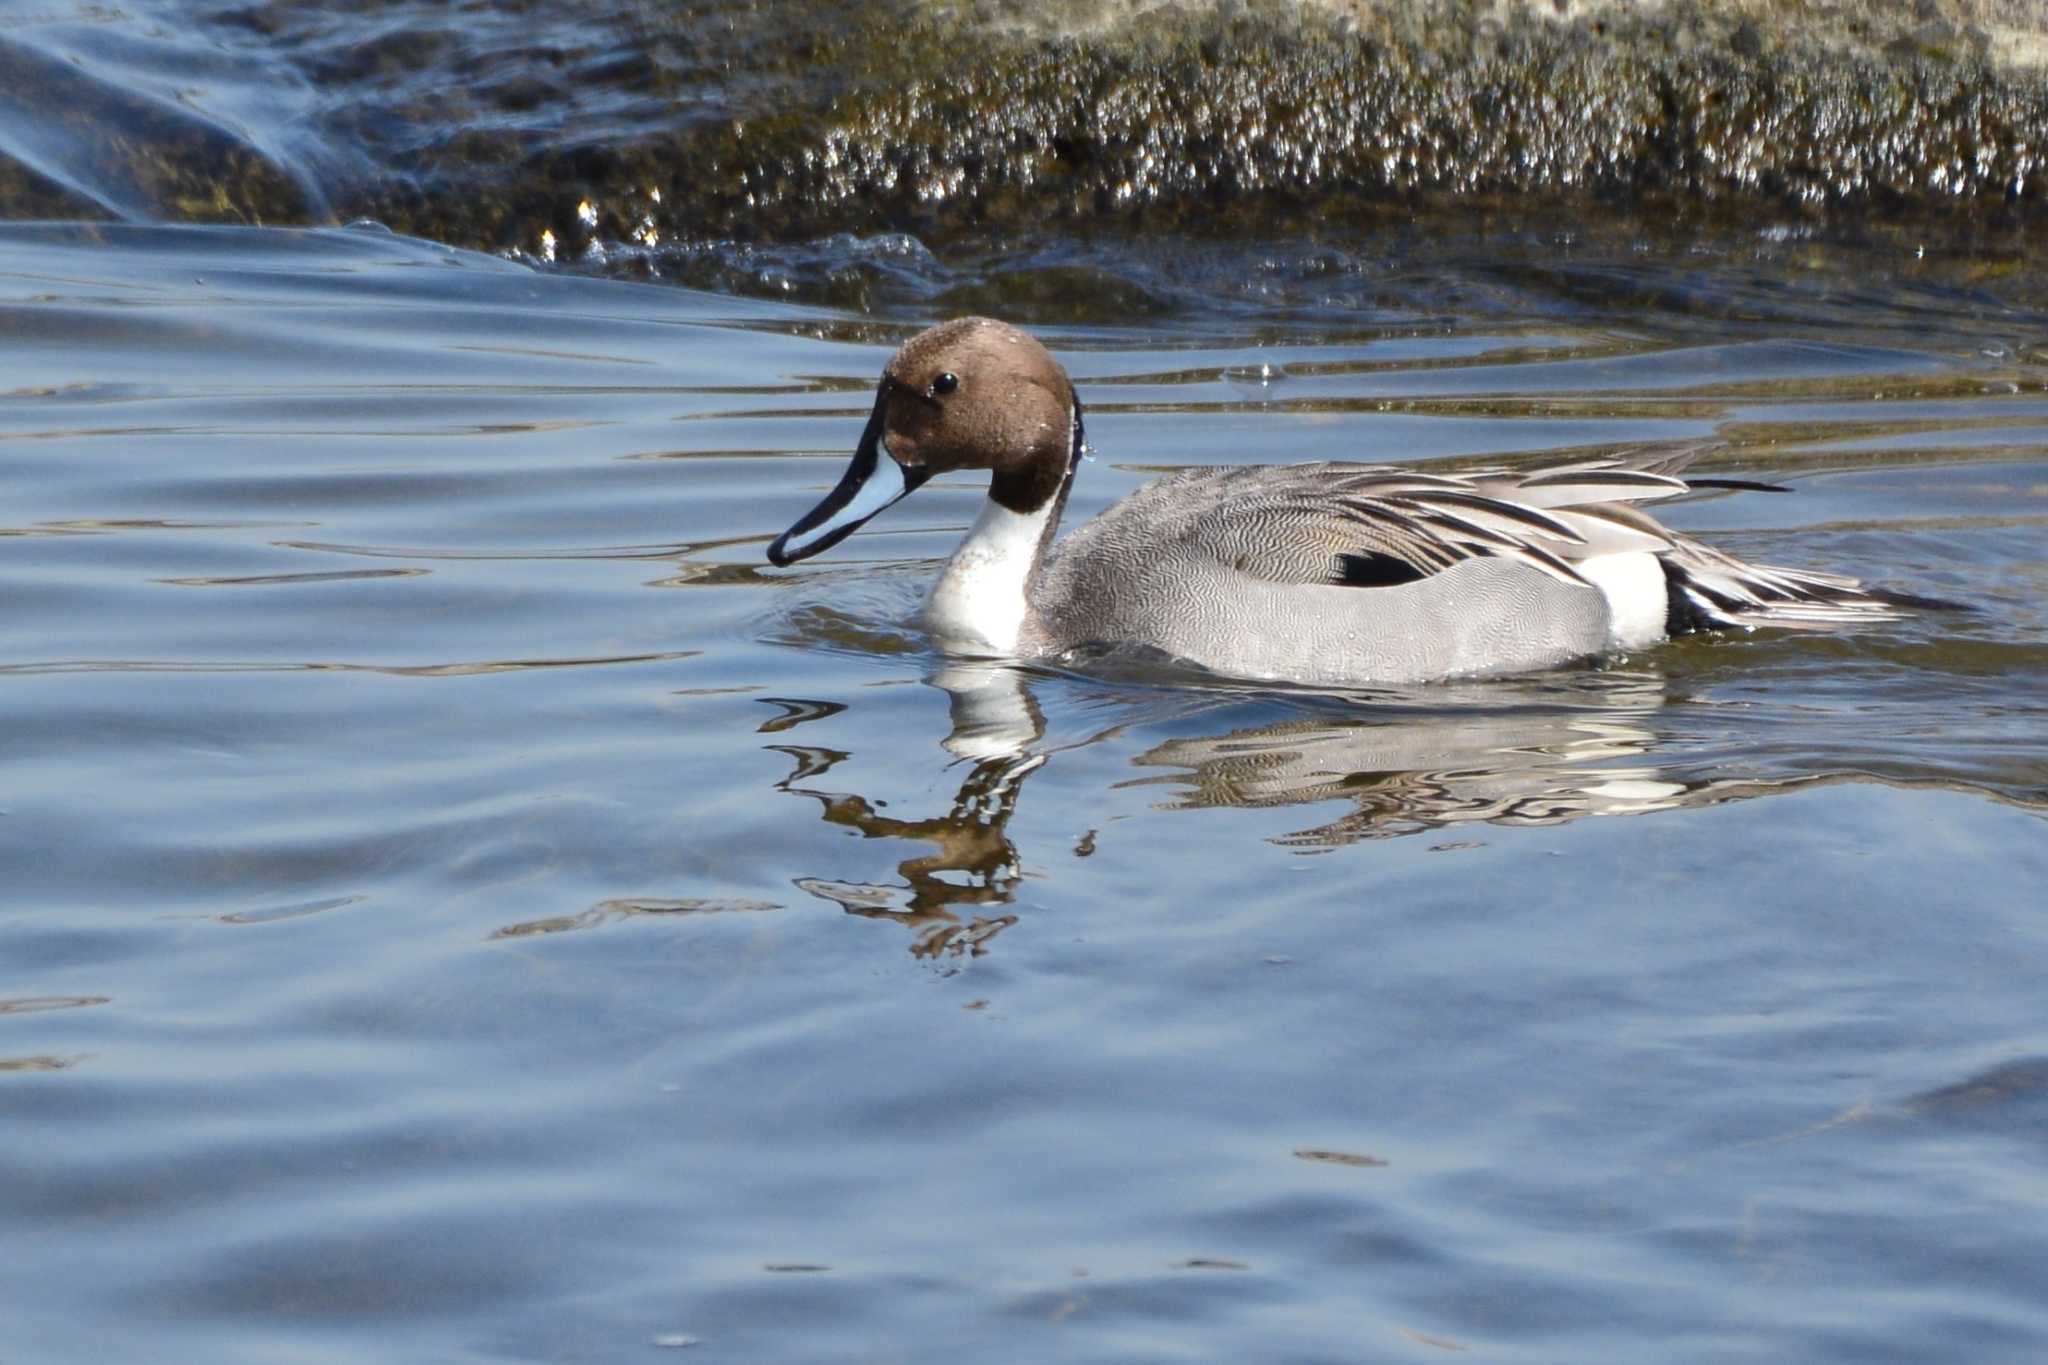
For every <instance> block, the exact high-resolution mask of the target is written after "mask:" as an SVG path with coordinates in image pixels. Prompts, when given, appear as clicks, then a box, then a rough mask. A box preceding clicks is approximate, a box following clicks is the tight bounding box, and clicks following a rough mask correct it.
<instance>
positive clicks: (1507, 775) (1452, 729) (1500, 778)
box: [1123, 673, 1699, 846]
mask: <svg viewBox="0 0 2048 1365" xmlns="http://www.w3.org/2000/svg"><path fill="white" fill-rule="evenodd" d="M1600 681H1601V684H1602V685H1601V686H1600V688H1599V689H1598V690H1597V691H1586V690H1576V689H1575V690H1574V691H1573V693H1572V694H1571V695H1569V696H1568V697H1560V695H1559V694H1558V691H1557V689H1556V688H1555V686H1554V685H1546V686H1536V685H1531V686H1529V687H1516V686H1515V685H1513V684H1482V685H1477V686H1476V687H1473V688H1467V689H1451V688H1446V689H1444V690H1443V692H1442V694H1441V695H1440V696H1438V697H1433V698H1429V699H1428V700H1427V701H1425V702H1424V703H1422V704H1421V705H1417V704H1415V701H1414V699H1413V698H1412V697H1411V698H1410V699H1408V701H1407V702H1406V703H1405V704H1395V705H1393V706H1391V707H1380V708H1374V709H1366V710H1360V711H1357V712H1355V713H1351V714H1343V715H1328V716H1321V717H1303V718H1297V719H1293V720H1288V721H1283V722H1280V723H1278V724H1272V725H1261V726H1251V727H1246V728H1240V729H1235V730H1231V731H1228V732H1226V733H1222V734H1216V735H1197V736H1192V737H1183V738H1176V739H1171V740H1168V741H1167V742H1165V743H1163V744H1159V745H1156V746H1154V747H1153V748H1151V749H1149V750H1147V751H1146V752H1145V753H1143V754H1140V755H1139V756H1138V757H1137V758H1136V759H1135V760H1134V762H1136V763H1137V764H1138V765H1139V766H1141V767H1146V768H1158V769H1163V770H1165V771H1161V772H1158V773H1154V774H1150V775H1147V776H1144V777H1139V778H1134V779H1132V780H1131V781H1130V782H1127V783H1125V784H1123V785H1124V786H1126V787H1142V786H1154V785H1156V786H1160V787H1162V788H1168V789H1171V791H1172V793H1173V794H1172V796H1171V798H1170V799H1168V800H1166V801H1164V802H1162V803H1160V805H1159V807H1158V808H1159V809H1165V810H1188V809H1196V808H1204V807H1224V806H1239V807H1275V806H1289V805H1302V804H1308V803H1313V802H1329V801H1338V800H1341V801H1344V802H1346V803H1348V805H1349V809H1348V810H1346V811H1345V812H1344V813H1343V814H1342V815H1340V816H1339V817H1338V818H1336V819H1334V820H1330V821H1326V822H1324V823H1322V824H1319V825H1315V826H1312V827H1310V828H1306V829H1303V830H1300V831H1298V832H1296V833H1293V834H1291V835H1288V836H1285V837H1284V838H1282V839H1281V840H1280V842H1282V843H1285V844H1290V845H1298V846H1334V845H1338V844H1345V843H1350V842H1353V841H1355V840H1358V839H1367V838H1377V837H1383V836H1387V835H1395V834H1415V833H1422V832H1425V831H1429V830H1438V829H1444V828H1448V827H1453V826H1457V825H1462V824H1469V823H1483V824H1501V825H1551V824H1561V823H1563V822H1565V821H1568V820H1576V819H1579V818H1581V817H1584V816H1588V815H1640V814H1644V813H1646V812H1649V811H1656V810H1666V809H1670V808H1672V807H1675V806H1679V805H1685V804H1690V803H1692V802H1693V801H1694V800H1695V799H1696V793H1697V792H1698V790H1699V789H1698V788H1697V787H1696V786H1693V785H1689V784H1687V783H1684V782H1677V781H1671V780H1668V779H1667V778H1665V777H1663V776H1661V775H1660V774H1659V773H1658V771H1657V770H1656V769H1655V768H1654V767H1651V766H1649V765H1647V764H1645V763H1644V762H1643V759H1644V757H1645V756H1646V755H1648V754H1649V753H1650V752H1651V750H1652V749H1653V748H1654V747H1655V745H1656V743H1657V736H1656V734H1655V733H1654V732H1653V731H1652V730H1651V729H1650V728H1649V724H1648V721H1649V718H1650V717H1651V716H1652V715H1653V714H1654V713H1655V712H1656V711H1657V710H1658V709H1659V708H1660V707H1661V706H1662V705H1663V704H1664V689H1663V681H1662V679H1661V678H1660V677H1658V676H1656V675H1654V674H1644V673H1635V674H1628V675H1616V674H1603V675H1600Z"/></svg>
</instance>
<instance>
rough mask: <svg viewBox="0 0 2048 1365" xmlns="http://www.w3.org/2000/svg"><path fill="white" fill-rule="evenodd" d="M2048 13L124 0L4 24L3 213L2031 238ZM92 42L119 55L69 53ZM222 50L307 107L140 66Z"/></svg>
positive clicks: (422, 222) (427, 226) (976, 235)
mask: <svg viewBox="0 0 2048 1365" xmlns="http://www.w3.org/2000/svg"><path fill="white" fill-rule="evenodd" d="M2036 8H2037V7H2036V6H2034V5H2032V4H2031V3H2029V2H2028V0H1664V2H1663V3H1658V2H1657V0H1527V2H1526V3H1525V2H1524V0H1476V2H1475V0H1296V2H1292V3H1283V2H1282V0H1250V2H1249V3H1246V2H1245V0H1177V2H1174V3H1163V4H1160V3H1144V2H1143V0H1063V2H1060V0H1056V3H1053V4H1050V5H1041V4H1027V3H1025V2H1024V0H969V2H968V3H940V2H939V0H895V3H883V4H857V3H852V2H851V0H811V2H810V3H797V2H796V0H781V2H780V3H773V2H770V3H762V4H758V5H754V6H751V7H737V6H731V5H728V4H720V3H714V0H668V2H667V3H657V0H609V3H605V4H601V5H592V6H576V7H571V8H568V9H564V8H563V7H560V6H550V5H543V4H541V3H540V2H539V0H498V3H496V4H494V5H492V6H490V7H489V8H488V9H486V10H480V11H478V10H471V11H465V12H464V13H463V15H462V16H461V17H460V18H459V19H458V18H455V17H451V15H450V13H449V12H448V11H447V10H446V8H445V7H443V6H437V5H429V4H426V3H424V0H397V2H396V3H393V4H390V5H386V6H383V7H380V9H379V10H378V11H377V14H376V17H375V22H374V23H372V22H369V21H367V20H365V19H364V18H363V17H361V16H360V15H354V14H347V15H344V14H338V13H336V12H335V11H334V9H333V7H332V6H329V5H325V4H320V3H314V0H277V2H276V3H260V4H239V5H214V6H210V7H202V8H201V9H200V10H199V11H198V12H197V13H187V14H184V15H183V16H182V18H181V22H180V23H178V24H175V25H172V24H168V23H167V22H165V21H164V18H163V17H162V16H158V17H157V18H155V19H150V18H149V17H148V16H137V17H129V18H127V19H126V21H125V22H126V23H127V24H128V25H129V26H130V27H129V28H128V29H122V28H121V26H122V23H123V22H124V20H123V17H122V16H123V15H126V14H127V12H126V11H123V12H120V13H118V14H112V15H103V16H102V17H101V18H100V19H99V20H98V21H97V23H98V28H96V29H94V30H93V32H94V33H96V34H97V35H98V36H99V37H101V38H104V37H105V34H106V31H107V30H108V29H109V28H112V29H116V30H121V37H122V39H123V44H121V45H112V46H118V48H119V52H120V62H121V63H124V64H125V65H119V66H117V65H114V64H112V63H111V59H109V58H108V57H107V56H106V52H107V51H108V50H110V45H109V44H106V43H104V42H100V43H97V44H92V43H85V42H84V41H83V40H81V39H78V38H77V37H76V36H75V35H73V36H71V37H69V38H67V37H66V34H67V33H70V30H64V29H61V27H60V28H58V29H51V28H47V27H46V28H43V29H37V30H34V31H33V33H32V34H31V36H32V37H34V38H35V41H36V43H37V44H40V46H39V47H30V46H24V45H21V44H8V43H6V42H5V40H4V38H0V62H10V61H11V62H12V65H11V66H9V68H8V71H7V72H6V73H0V74H6V75H8V76H9V77H11V79H10V80H9V81H7V82H6V85H5V88H6V89H7V90H8V92H9V94H8V96H7V97H5V99H4V100H0V112H4V113H5V117H0V212H5V213H9V214H15V215H25V214H29V213H46V212H49V211H51V205H53V204H57V205H61V204H62V203H64V202H67V200H66V196H69V197H70V200H72V201H77V202H80V203H84V204H87V205H92V206H97V207H98V209H99V210H101V211H104V212H108V213H113V214H116V215H121V216H143V217H146V216H157V217H165V218H236V217H239V218H244V219H250V220H259V219H260V220H263V221H280V220H283V221H308V220H320V219H325V218H331V217H343V218H346V217H354V216H372V217H376V218H379V219H382V220H383V221H386V222H388V223H390V224H391V225H392V226H394V227H397V228H399V229H401V230H406V231H412V232H417V233H420V234H422V235H426V236H431V237H435V238H438V239H441V240H444V241H450V242H455V243H461V244H466V245H479V246H486V247H500V248H503V247H514V248H519V249H523V250H527V251H531V252H534V253H536V254H539V255H543V256H552V257H554V258H556V259H562V258H564V257H575V256H579V255H581V254H582V253H583V252H585V251H586V250H587V249H589V247H590V246H591V245H592V244H593V243H601V244H607V245H617V244H626V245H628V246H630V247H633V248H637V249H639V250H642V251H651V252H661V251H664V250H667V249H670V248H671V247H674V246H675V245H677V244H678V243H682V244H684V245H688V244H691V243H702V242H704V241H707V240H712V239H721V238H731V239H736V240H740V241H748V242H773V241H797V240H807V239H812V238H815V237H818V236H820V235H823V234H828V233H833V232H848V231H850V232H859V233H875V232H886V231H908V232H913V233H916V234H917V235H919V236H920V237H921V238H923V239H925V240H927V241H931V242H943V241H948V240H954V241H958V240H979V239H986V238H988V237H989V236H990V235H991V234H999V233H1022V232H1034V231H1039V232H1042V231H1046V230H1051V231H1057V232H1071V231H1079V230H1093V226H1094V225H1135V226H1140V227H1143V228H1146V229H1148V230H1152V229H1164V230H1173V231H1182V232H1194V233H1211V234H1215V233H1221V234H1239V233H1251V232H1273V231H1297V232H1298V231H1307V230H1315V229H1318V228H1328V227H1331V226H1348V225H1358V224H1369V223H1372V222H1374V221H1377V220H1380V219H1383V218H1387V217H1407V216H1409V215H1411V214H1414V213H1417V212H1423V213H1429V212H1438V211H1443V212H1450V213H1467V212H1472V211H1484V210H1489V209H1492V208H1498V207H1500V206H1503V205H1526V204H1532V203H1541V204H1545V205H1548V206H1550V207H1551V209H1552V211H1554V212H1556V213H1558V214H1560V215H1563V216H1566V217H1570V216H1573V215H1582V216H1583V215H1596V216H1597V215H1604V214H1613V213H1618V212H1621V213H1637V214H1640V213H1645V212H1648V213H1651V214H1653V215H1660V216H1670V215H1681V216H1684V215H1690V216H1694V217H1705V218H1713V217H1716V216H1718V217H1721V218H1730V217H1734V218H1740V217H1742V216H1745V215H1754V214H1756V213H1758V212H1760V211H1761V212H1767V213H1771V214H1777V215H1784V214H1789V215H1793V216H1794V217H1795V218H1799V219H1804V220H1806V221H1809V222H1812V223H1821V224H1830V225H1835V226H1842V225H1845V224H1846V225H1852V226H1858V225H1861V224H1864V223H1866V222H1869V221H1874V220H1886V219H1891V220H1897V219H1903V218H1934V219H1941V220H1946V221H1972V222H1991V223H1997V224H2002V225H2011V224H2015V223H2017V224H2020V225H2022V226H2024V225H2026V224H2028V223H2030V222H2031V221H2032V218H2033V214H2034V209H2035V206H2036V205H2038V204H2039V203H2040V202H2041V200H2042V197H2043V192H2044V188H2048V179H2044V171H2043V169H2042V166H2041V164H2040V158H2041V154H2042V153H2041V149H2042V148H2044V147H2048V40H2044V35H2048V16H2044V15H2043V14H2041V13H2037V12H2036ZM73 27H74V28H76V27H77V26H76V25H74V26H73ZM53 34H54V35H55V36H54V37H53V36H52V35H53ZM65 41H70V42H71V43H72V44H73V46H74V47H75V48H78V49H80V51H81V52H82V54H83V56H84V57H85V58H86V59H85V60H79V61H74V62H71V63H68V64H66V63H61V62H56V61H55V59H54V58H52V57H50V55H49V54H50V52H52V51H54V50H57V49H61V48H62V46H63V43H64V42H65ZM152 44H154V45H155V46H154V47H152V46H151V45H152ZM195 46H203V47H204V49H205V51H206V52H208V53H211V54H216V56H217V55H218V54H220V53H222V52H226V53H228V54H229V55H230V56H231V57H233V58H235V59H236V60H238V61H241V62H242V67H241V69H242V70H245V71H252V72H258V73H268V77H267V78H268V79H271V80H272V81H273V83H275V84H276V85H277V86H278V94H277V97H276V98H275V99H272V100H270V101H268V103H267V104H266V102H265V101H264V100H263V99H262V98H252V97H250V95H249V93H248V89H247V82H248V80H249V79H252V78H247V77H245V78H244V81H243V85H242V86H241V87H238V88H239V89H240V95H239V96H238V101H237V103H236V105H235V108H234V109H233V111H232V112H233V115H234V116H233V117H229V116H227V115H226V114H224V113H223V112H222V111H220V110H217V109H216V108H214V104H213V101H214V100H215V99H216V94H215V92H217V91H218V89H220V88H221V85H218V84H217V85H216V86H214V87H208V86H205V85H203V84H202V85H200V86H197V87H195V88H192V89H190V90H184V91H183V92H182V93H181V94H180V96H179V98H178V99H177V100H174V101H166V100H165V99H162V98H156V97H153V96H152V95H151V94H149V93H148V92H147V91H141V90H131V89H128V88H126V87H125V86H124V83H123V82H122V81H121V80H119V79H116V77H117V76H118V75H119V73H120V72H121V71H133V70H136V69H138V68H139V66H140V65H146V64H147V63H148V62H149V61H150V60H152V57H153V54H154V56H155V57H157V58H160V59H161V62H162V63H163V64H166V65H172V66H174V65H176V63H178V62H181V61H182V62H190V61H191V60H192V56H191V50H192V49H193V48H194V47H195ZM87 49H90V50H87ZM10 54H11V55H10ZM67 66H68V69H60V68H62V67H67ZM109 73H111V74H109ZM216 79H217V80H219V78H218V77H217V78H216ZM223 84H224V82H223ZM81 92H82V93H81ZM265 108H268V109H270V110H271V111H272V112H273V113H275V114H276V115H277V116H278V117H277V123H276V125H275V126H271V125H267V124H264V123H263V122H262V121H261V117H262V113H263V110H264V109H265ZM252 110H253V111H254V112H253V113H252ZM53 148H54V149H55V151H54V152H53V150H52V149H53ZM53 166H54V167H55V170H54V172H53V169H52V168H53Z"/></svg>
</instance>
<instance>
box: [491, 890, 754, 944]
mask: <svg viewBox="0 0 2048 1365" xmlns="http://www.w3.org/2000/svg"><path fill="white" fill-rule="evenodd" d="M781 908H782V907H781V906H779V905H777V904H776V903H775V902H773V901H754V900H734V899H725V900H717V899H704V898H696V897H691V898H684V899H676V900H662V899H657V898H654V897H637V898H636V897H618V898H615V899H612V900H603V901H599V902H598V903H597V904H596V905H593V906H591V907H590V908H589V909H588V910H584V911H580V912H578V913H577V914H574V915H550V916H548V917H547V918H545V919H530V920H522V921H521V922H519V923H517V924H507V925H505V926H504V927H503V928H500V929H495V930H493V931H492V932H491V937H492V938H494V939H498V938H532V937H534V936H535V935H538V934H564V933H569V932H571V931H572V930H576V929H595V928H597V927H598V926H599V925H603V924H610V923H613V922H614V921H617V920H623V919H631V918H634V917H637V916H641V915H713V914H731V913H734V912H742V913H744V912H753V911H759V910H780V909H781Z"/></svg>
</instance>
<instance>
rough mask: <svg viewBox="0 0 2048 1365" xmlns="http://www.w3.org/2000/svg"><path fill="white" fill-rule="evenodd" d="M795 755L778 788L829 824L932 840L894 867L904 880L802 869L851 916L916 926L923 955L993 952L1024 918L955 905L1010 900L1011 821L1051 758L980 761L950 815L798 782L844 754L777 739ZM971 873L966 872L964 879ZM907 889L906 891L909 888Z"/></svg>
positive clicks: (818, 892)
mask: <svg viewBox="0 0 2048 1365" xmlns="http://www.w3.org/2000/svg"><path fill="white" fill-rule="evenodd" d="M769 747H770V748H772V749H774V750H775V751H776V752H777V753H782V754H787V755H789V756H790V757H791V758H792V759H794V760H795V762H796V768H795V770H794V771H793V772H791V773H790V775H789V777H788V778H786V779H784V780H783V781H781V782H778V783H776V784H775V785H776V790H778V791H785V792H788V793H790V794H791V795H793V796H808V797H811V798H813V799H814V800H816V801H818V802H819V803H820V804H821V805H822V806H823V807H824V812H823V813H824V817H825V822H826V823H827V824H832V825H839V826H841V827H843V828H846V829H853V830H858V831H859V832H860V833H861V835H862V836H863V837H865V838H870V839H914V840H918V841H920V842H924V843H929V844H932V845H934V846H935V851H933V852H931V853H927V854H924V855H923V856H921V857H915V858H906V859H904V860H903V861H902V862H900V863H898V864H897V865H896V870H897V872H898V873H900V874H901V875H902V877H903V879H904V881H905V883H907V887H885V886H872V885H861V884H858V883H851V882H836V881H829V880H827V879H825V878H821V877H802V878H799V879H798V880H797V883H796V884H797V886H799V887H800V888H802V889H803V890H805V891H808V892H810V893H811V894H812V895H814V896H817V897H819V898H821V899H823V900H829V901H832V902H833V903H834V904H836V905H838V906H839V908H840V909H842V910H844V911H845V912H846V913H847V914H849V915H859V916H861V917H863V918H866V919H884V920H894V921H896V922H897V923H899V924H902V925H905V926H906V927H908V928H909V929H910V931H911V934H912V943H911V948H910V951H911V953H912V954H913V955H914V956H917V957H939V956H942V955H954V956H958V955H962V954H966V955H972V956H978V955H980V954H981V953H984V952H986V951H988V944H989V941H990V940H991V939H993V938H994V937H995V936H996V935H997V934H999V933H1001V932H1002V931H1003V930H1004V929H1007V928H1008V927H1009V926H1011V925H1012V924H1015V923H1016V922H1017V917H1016V916H1015V915H1011V914H999V915H974V916H972V917H970V918H969V919H967V920H965V921H963V920H962V919H961V917H960V916H959V915H956V914H954V913H953V909H952V907H954V906H975V907H980V906H997V905H1007V904H1009V902H1010V899H1011V897H1012V895H1013V894H1014V893H1015V890H1016V887H1017V884H1018V882H1020V881H1021V880H1023V877H1022V873H1021V871H1020V869H1019V867H1018V860H1017V850H1016V847H1015V845H1013V844H1012V843H1011V842H1010V838H1009V835H1008V833H1007V832H1006V831H1007V828H1008V826H1009V823H1010V816H1011V814H1012V813H1013V812H1014V811H1015V810H1016V805H1017V792H1018V789H1019V787H1020V786H1021V785H1022V783H1023V780H1024V778H1025V777H1026V776H1027V775H1028V774H1030V773H1031V772H1032V770H1034V769H1035V768H1037V767H1038V766H1039V765H1040V764H1041V763H1043V762H1044V761H1045V759H1044V756H1043V755H1037V754H1032V755H1012V756H1007V757H996V758H987V759H983V760H982V761H980V762H979V763H976V764H975V765H974V767H973V769H972V770H971V771H970V772H969V773H968V776H967V780H966V781H965V782H963V783H961V784H960V790H959V791H958V793H957V794H956V795H955V796H954V798H953V804H952V806H951V808H950V809H949V810H947V812H946V813H945V814H944V815H939V816H932V817H929V818H926V819H902V818H899V817H897V816H893V815H884V814H882V813H881V812H880V811H879V810H877V809H876V808H875V806H874V804H873V803H872V802H870V801H869V800H868V799H867V798H866V797H864V796H859V795H855V794H852V793H847V792H831V791H820V790H816V789H813V788H810V787H800V786H798V785H796V784H797V783H799V782H803V781H808V780H810V779H813V778H817V777H822V776H823V775H824V774H825V773H827V772H829V771H830V770H831V769H832V768H833V767H834V766H835V765H836V764H838V763H839V762H840V761H841V760H843V759H845V758H846V754H844V753H842V752H839V751H837V750H831V749H813V748H807V747H804V746H801V745H783V744H775V745H770V746H769ZM956 878H964V879H965V880H964V881H962V880H957V879H956ZM906 889H907V891H908V895H907V896H906V895H905V891H906Z"/></svg>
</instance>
